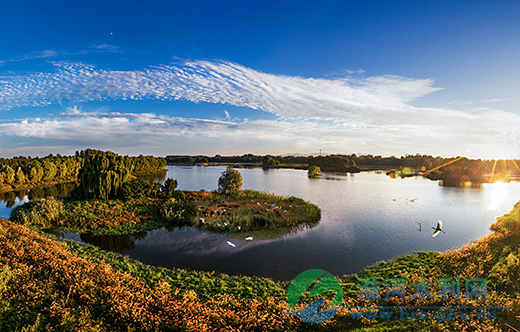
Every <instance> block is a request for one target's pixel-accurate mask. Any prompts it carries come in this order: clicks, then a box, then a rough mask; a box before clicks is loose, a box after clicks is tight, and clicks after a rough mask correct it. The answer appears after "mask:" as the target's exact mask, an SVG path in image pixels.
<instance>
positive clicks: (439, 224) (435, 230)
mask: <svg viewBox="0 0 520 332" xmlns="http://www.w3.org/2000/svg"><path fill="white" fill-rule="evenodd" d="M416 200H417V198H412V199H406V202H407V203H408V202H410V203H415V201H416ZM392 201H394V202H396V201H397V199H396V198H392ZM417 224H418V225H419V232H420V231H422V224H421V223H420V222H418V223H417ZM432 229H433V234H432V237H436V236H437V235H439V233H440V232H443V233H446V232H445V231H444V230H443V229H442V220H439V221H437V226H436V227H432Z"/></svg>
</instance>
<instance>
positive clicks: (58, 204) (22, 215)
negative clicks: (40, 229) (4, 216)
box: [10, 197, 64, 226]
mask: <svg viewBox="0 0 520 332" xmlns="http://www.w3.org/2000/svg"><path fill="white" fill-rule="evenodd" d="M63 212H64V205H63V202H62V201H58V200H56V199H55V198H54V197H48V198H42V199H39V200H36V201H30V202H27V203H25V204H22V205H19V206H17V207H15V208H14V209H13V210H12V211H11V216H10V218H11V220H12V221H13V222H16V223H18V224H23V225H26V224H30V225H40V226H49V225H51V224H52V222H53V221H55V220H57V219H58V218H60V217H61V215H62V214H63Z"/></svg>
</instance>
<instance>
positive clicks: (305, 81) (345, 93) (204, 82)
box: [0, 61, 438, 121]
mask: <svg viewBox="0 0 520 332" xmlns="http://www.w3.org/2000/svg"><path fill="white" fill-rule="evenodd" d="M55 65H56V71H55V72H53V73H32V74H28V75H18V76H17V75H14V76H13V75H1V76H0V79H2V81H7V82H9V84H6V85H2V86H1V87H0V105H1V106H0V107H1V108H3V109H10V108H13V107H20V106H43V105H49V104H54V103H58V102H60V101H62V100H73V101H93V100H95V101H103V100H140V99H158V100H177V99H184V100H188V101H192V102H197V103H198V102H209V103H220V104H230V105H235V106H242V107H249V108H253V109H257V110H262V111H266V112H270V113H273V114H276V115H278V116H281V117H300V118H324V119H346V118H352V119H355V120H357V121H360V120H361V119H363V120H364V121H370V120H371V118H373V116H374V115H377V114H374V112H376V113H381V112H398V113H400V112H402V111H403V109H406V108H408V107H409V106H408V104H407V103H409V102H411V101H413V100H414V99H416V98H419V97H422V96H424V95H427V94H429V93H432V92H434V91H437V90H438V88H435V87H433V86H432V84H433V81H432V80H428V79H422V80H417V79H408V78H403V77H398V76H380V77H368V78H363V79H347V78H342V79H319V78H318V79H316V78H302V77H289V76H276V75H272V74H266V73H262V72H259V71H255V70H252V69H249V68H246V67H243V66H240V65H238V64H234V63H229V62H211V61H191V62H183V63H180V64H178V65H163V66H157V67H153V68H148V69H145V70H138V71H109V70H103V69H98V68H96V67H94V66H92V65H85V64H81V63H72V62H57V63H56V64H55Z"/></svg>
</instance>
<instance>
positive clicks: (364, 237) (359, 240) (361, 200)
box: [0, 166, 520, 280]
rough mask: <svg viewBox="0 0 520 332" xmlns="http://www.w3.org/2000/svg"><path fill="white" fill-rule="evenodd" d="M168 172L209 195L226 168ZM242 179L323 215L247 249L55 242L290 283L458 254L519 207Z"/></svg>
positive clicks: (411, 192) (425, 183) (482, 197)
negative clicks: (437, 230)
mask: <svg viewBox="0 0 520 332" xmlns="http://www.w3.org/2000/svg"><path fill="white" fill-rule="evenodd" d="M167 169H168V173H167V175H166V176H167V177H172V178H175V179H177V180H178V183H179V187H178V189H181V190H206V191H211V190H214V189H216V187H217V181H218V178H219V176H220V173H221V172H222V171H223V170H224V169H225V167H217V166H215V167H196V166H168V167H167ZM239 171H240V172H241V174H242V177H243V188H244V189H254V190H260V191H265V192H271V193H275V194H280V195H292V196H297V197H301V198H303V199H305V200H308V201H310V202H312V203H314V204H316V205H317V206H319V207H320V208H321V221H320V222H319V224H318V225H317V226H315V227H313V228H306V229H299V230H294V231H293V232H291V233H289V234H286V235H284V236H282V237H279V238H274V239H269V238H265V237H264V238H263V239H261V238H260V239H259V238H255V239H254V240H253V241H245V236H240V235H235V236H229V235H225V234H214V233H211V232H207V231H199V230H196V229H194V228H191V227H182V228H176V229H170V230H168V229H166V228H160V229H156V230H152V231H148V232H142V233H139V234H135V235H130V236H112V237H99V236H96V237H94V236H89V235H85V234H82V235H80V234H74V233H65V234H59V235H60V236H62V237H64V238H68V239H74V240H79V241H85V242H89V243H94V244H96V245H98V246H100V247H102V248H105V249H109V250H113V251H118V252H121V253H123V254H125V255H128V256H130V257H132V258H135V259H138V260H140V261H142V262H144V263H147V264H152V265H159V266H165V267H179V268H188V269H195V270H205V271H211V270H216V271H220V272H222V273H228V274H235V275H257V276H264V277H271V278H274V279H277V280H291V279H293V278H294V277H295V276H296V275H298V274H299V273H301V272H303V271H305V270H307V269H323V270H326V271H328V272H331V273H333V274H335V275H343V274H349V273H355V272H358V271H360V270H361V269H362V268H364V267H366V266H367V265H370V264H373V263H375V262H377V261H380V260H387V259H390V258H393V257H397V256H400V255H403V254H406V253H411V252H413V251H425V250H434V251H445V250H449V249H451V248H459V247H461V246H462V245H464V244H465V243H468V242H470V241H472V240H476V239H478V238H479V237H481V236H483V235H485V234H488V233H489V232H490V231H489V226H490V225H491V224H492V223H493V222H494V221H495V218H496V217H497V216H501V215H503V214H504V213H506V212H508V211H509V210H511V209H512V208H513V206H514V204H515V203H516V202H517V201H519V200H520V183H518V182H511V183H495V184H484V185H483V186H482V187H481V188H454V187H443V186H440V185H438V183H437V182H435V181H431V180H428V179H424V178H421V177H416V178H405V179H391V178H389V177H388V176H386V175H385V174H384V173H378V172H363V173H357V174H334V173H323V174H322V177H321V178H318V179H310V178H308V177H307V173H306V171H302V170H292V169H271V170H262V169H258V168H255V169H239ZM27 199H28V198H27V196H25V197H21V198H18V199H17V202H18V201H26V200H27ZM17 202H15V203H17ZM6 213H7V215H8V209H7V208H5V207H3V208H2V209H0V215H1V216H3V217H6V216H7V215H6ZM438 220H442V221H443V224H444V227H443V228H444V230H445V233H441V234H439V235H438V236H437V237H435V238H433V237H432V233H433V229H432V227H434V226H436V224H437V221H438ZM227 241H231V242H233V243H234V244H235V245H236V247H231V246H229V245H228V244H227Z"/></svg>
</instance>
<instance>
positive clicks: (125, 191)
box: [121, 178, 150, 200]
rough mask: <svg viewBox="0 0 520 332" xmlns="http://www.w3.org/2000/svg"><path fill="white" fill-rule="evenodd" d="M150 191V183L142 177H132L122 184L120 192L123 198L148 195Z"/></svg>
mask: <svg viewBox="0 0 520 332" xmlns="http://www.w3.org/2000/svg"><path fill="white" fill-rule="evenodd" d="M149 191H150V185H149V184H148V182H147V181H145V180H143V179H139V178H136V179H132V180H130V181H127V182H125V183H124V184H123V187H122V189H121V193H122V196H123V199H124V200H129V199H132V198H140V197H145V196H147V195H148V192H149Z"/></svg>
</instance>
